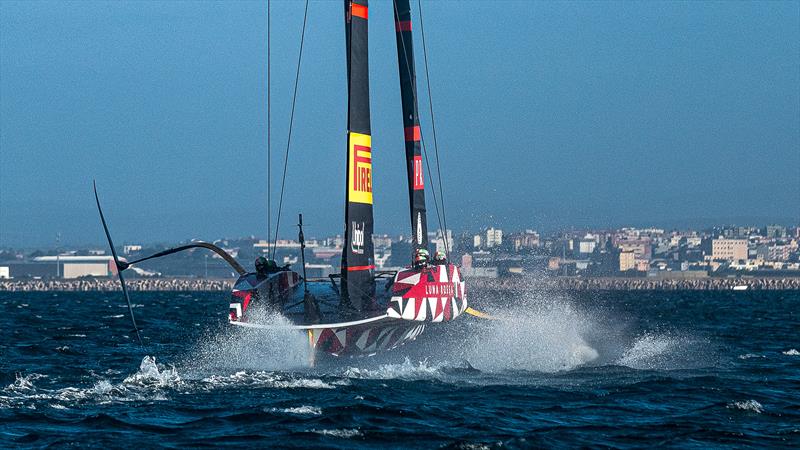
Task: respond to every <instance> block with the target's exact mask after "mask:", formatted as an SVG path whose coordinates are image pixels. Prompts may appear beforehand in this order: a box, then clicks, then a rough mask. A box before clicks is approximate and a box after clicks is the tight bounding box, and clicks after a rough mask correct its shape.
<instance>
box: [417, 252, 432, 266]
mask: <svg viewBox="0 0 800 450" xmlns="http://www.w3.org/2000/svg"><path fill="white" fill-rule="evenodd" d="M429 256H430V254H429V253H428V251H427V250H425V249H424V248H418V249H417V251H416V252H415V253H414V268H415V269H422V268H425V267H427V266H428V257H429Z"/></svg>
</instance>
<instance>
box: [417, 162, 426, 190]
mask: <svg viewBox="0 0 800 450" xmlns="http://www.w3.org/2000/svg"><path fill="white" fill-rule="evenodd" d="M420 189H425V182H424V181H423V180H422V156H420V155H417V156H415V157H414V190H415V191H418V190H420Z"/></svg>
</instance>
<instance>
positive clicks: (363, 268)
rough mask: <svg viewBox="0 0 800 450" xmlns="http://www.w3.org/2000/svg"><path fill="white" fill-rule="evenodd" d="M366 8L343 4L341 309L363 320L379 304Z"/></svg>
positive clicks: (361, 0)
mask: <svg viewBox="0 0 800 450" xmlns="http://www.w3.org/2000/svg"><path fill="white" fill-rule="evenodd" d="M367 7H368V5H367V0H345V1H344V8H345V11H344V15H345V37H346V42H347V92H348V101H347V105H348V106H347V187H346V200H345V203H346V204H345V234H344V248H343V249H342V291H341V292H342V298H341V303H340V306H341V309H342V312H343V313H344V314H347V315H358V313H362V312H365V311H368V310H370V309H372V307H373V305H374V304H375V300H374V298H375V280H374V279H373V272H374V270H375V265H374V264H375V262H374V261H375V255H374V249H373V244H372V230H373V220H372V138H371V136H370V135H371V131H370V120H369V64H368V48H367V47H368V46H367V43H368V39H367V37H368V36H367V18H368V9H367Z"/></svg>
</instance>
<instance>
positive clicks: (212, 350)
mask: <svg viewBox="0 0 800 450" xmlns="http://www.w3.org/2000/svg"><path fill="white" fill-rule="evenodd" d="M248 320H249V321H250V322H253V323H258V324H263V325H277V326H289V325H292V324H291V322H289V320H288V319H286V317H284V316H282V315H281V314H278V313H267V312H265V311H264V310H263V309H257V308H255V307H253V308H252V309H251V310H248ZM310 362H311V352H310V350H309V346H308V340H307V338H306V337H305V336H304V335H303V334H302V333H298V332H297V331H296V330H288V329H281V328H267V329H261V328H258V329H256V328H243V327H234V326H225V327H224V328H222V329H218V330H213V331H208V332H207V333H206V335H205V337H204V338H203V339H202V340H201V341H200V342H198V344H197V346H196V347H195V349H194V351H192V352H190V354H189V355H187V357H186V358H185V359H184V360H183V361H181V362H180V363H179V364H178V366H179V368H180V369H181V370H182V371H184V372H187V373H191V374H196V375H197V376H203V375H206V374H219V373H220V370H226V371H228V372H230V371H232V370H233V371H241V370H245V371H254V370H255V371H265V370H266V371H273V370H279V371H291V370H302V369H307V368H308V367H309V366H310Z"/></svg>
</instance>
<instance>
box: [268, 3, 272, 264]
mask: <svg viewBox="0 0 800 450" xmlns="http://www.w3.org/2000/svg"><path fill="white" fill-rule="evenodd" d="M270 3H271V2H270V0H267V253H269V250H270V248H269V237H270V236H272V97H271V92H272V89H271V86H272V84H271V83H270V81H271V79H270V67H271V66H270V53H271V52H270V39H269V37H270V31H272V22H271V21H270Z"/></svg>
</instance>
